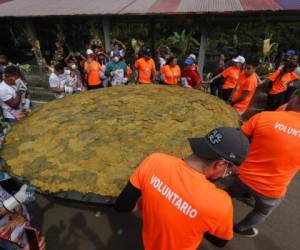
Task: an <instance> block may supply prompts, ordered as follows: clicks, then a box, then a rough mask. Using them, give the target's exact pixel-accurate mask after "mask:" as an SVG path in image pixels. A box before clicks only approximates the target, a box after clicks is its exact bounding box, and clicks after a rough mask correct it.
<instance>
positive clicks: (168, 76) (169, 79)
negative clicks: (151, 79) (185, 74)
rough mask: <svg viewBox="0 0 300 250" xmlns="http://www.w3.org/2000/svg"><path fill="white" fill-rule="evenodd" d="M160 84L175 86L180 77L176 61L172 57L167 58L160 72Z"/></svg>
mask: <svg viewBox="0 0 300 250" xmlns="http://www.w3.org/2000/svg"><path fill="white" fill-rule="evenodd" d="M160 74H161V79H162V82H163V83H164V84H166V85H177V84H178V83H179V80H180V77H181V70H180V67H179V66H178V64H177V59H176V58H175V57H173V56H171V57H170V58H168V60H167V64H166V65H165V66H163V67H162V69H161V70H160Z"/></svg>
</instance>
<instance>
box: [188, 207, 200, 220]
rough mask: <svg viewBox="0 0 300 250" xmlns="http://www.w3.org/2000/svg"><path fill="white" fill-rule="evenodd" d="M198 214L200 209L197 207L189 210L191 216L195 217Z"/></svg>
mask: <svg viewBox="0 0 300 250" xmlns="http://www.w3.org/2000/svg"><path fill="white" fill-rule="evenodd" d="M197 214H198V211H197V210H196V209H192V210H191V212H189V216H190V217H191V218H195V217H196V216H197Z"/></svg>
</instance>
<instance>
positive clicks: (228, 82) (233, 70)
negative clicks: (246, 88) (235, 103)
mask: <svg viewBox="0 0 300 250" xmlns="http://www.w3.org/2000/svg"><path fill="white" fill-rule="evenodd" d="M232 61H233V63H234V65H233V66H231V67H228V68H227V69H225V70H224V71H223V72H221V73H220V74H218V75H216V76H215V77H214V78H212V79H211V80H210V81H209V82H208V83H210V84H211V83H213V82H214V81H215V80H217V79H218V78H220V77H224V78H225V83H224V85H223V89H222V99H223V100H224V101H228V100H229V98H230V96H231V94H232V91H233V90H234V88H235V87H236V84H237V81H238V79H239V77H240V73H241V72H242V68H243V64H244V63H245V62H246V60H245V58H244V57H243V56H238V57H236V58H234V59H232Z"/></svg>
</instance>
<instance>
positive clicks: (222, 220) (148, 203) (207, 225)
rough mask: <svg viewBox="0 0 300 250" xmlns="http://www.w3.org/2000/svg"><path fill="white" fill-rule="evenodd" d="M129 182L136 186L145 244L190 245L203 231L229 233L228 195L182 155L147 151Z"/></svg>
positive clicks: (153, 249)
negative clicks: (138, 190)
mask: <svg viewBox="0 0 300 250" xmlns="http://www.w3.org/2000/svg"><path fill="white" fill-rule="evenodd" d="M130 182H131V184H132V185H133V186H135V187H136V188H138V189H140V190H141V192H142V208H143V209H142V213H143V243H144V248H145V249H146V250H171V249H172V250H173V249H176V250H195V249H196V248H197V247H198V246H199V244H200V243H201V241H202V238H203V234H204V233H205V232H209V233H210V234H212V235H215V236H216V237H219V238H222V239H224V240H231V239H232V238H233V208H232V202H231V199H230V197H229V196H228V194H227V193H226V192H225V191H223V190H221V189H218V188H217V187H216V186H215V185H214V184H213V183H211V182H209V181H208V180H207V179H206V178H205V176H204V175H202V174H200V173H199V172H196V171H195V170H193V169H192V168H191V167H190V166H189V165H187V164H186V163H185V162H184V161H183V160H182V159H179V158H176V157H173V156H169V155H166V154H162V153H155V154H152V155H150V156H149V157H147V158H146V159H145V160H144V161H143V162H142V163H141V164H140V165H139V167H138V168H137V169H136V171H135V172H134V174H133V175H132V176H131V178H130Z"/></svg>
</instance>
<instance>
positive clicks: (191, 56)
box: [189, 54, 197, 61]
mask: <svg viewBox="0 0 300 250" xmlns="http://www.w3.org/2000/svg"><path fill="white" fill-rule="evenodd" d="M189 58H192V59H193V60H194V61H196V59H197V58H196V56H195V55H194V54H190V55H189Z"/></svg>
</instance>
